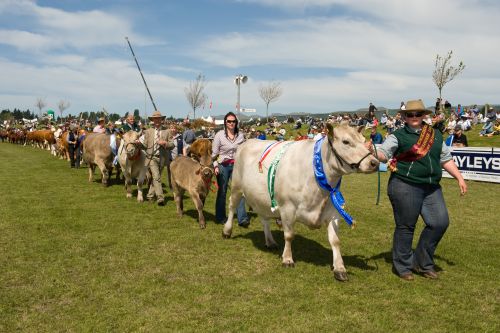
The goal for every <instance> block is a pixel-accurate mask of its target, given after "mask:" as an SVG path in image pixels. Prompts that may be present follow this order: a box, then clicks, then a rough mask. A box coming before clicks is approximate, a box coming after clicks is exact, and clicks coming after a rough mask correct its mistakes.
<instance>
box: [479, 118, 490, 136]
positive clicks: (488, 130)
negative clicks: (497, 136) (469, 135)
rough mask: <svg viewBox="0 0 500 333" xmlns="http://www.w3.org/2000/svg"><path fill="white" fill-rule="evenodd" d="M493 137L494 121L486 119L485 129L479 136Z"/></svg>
mask: <svg viewBox="0 0 500 333" xmlns="http://www.w3.org/2000/svg"><path fill="white" fill-rule="evenodd" d="M490 134H491V135H493V120H491V119H490V118H486V123H485V124H484V125H483V129H482V130H481V131H480V132H479V136H485V135H486V136H490Z"/></svg>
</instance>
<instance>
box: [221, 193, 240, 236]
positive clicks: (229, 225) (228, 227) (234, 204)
mask: <svg viewBox="0 0 500 333" xmlns="http://www.w3.org/2000/svg"><path fill="white" fill-rule="evenodd" d="M241 197H242V193H241V192H239V191H238V189H237V188H235V187H232V188H231V196H230V197H229V209H228V214H227V221H226V223H225V224H224V228H223V229H222V237H224V238H229V237H231V233H232V232H233V217H234V213H235V212H236V209H237V208H238V205H239V204H240V201H241Z"/></svg>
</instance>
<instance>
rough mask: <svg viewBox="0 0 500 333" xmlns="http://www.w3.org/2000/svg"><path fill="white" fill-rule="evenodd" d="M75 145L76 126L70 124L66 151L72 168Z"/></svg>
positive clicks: (73, 165) (76, 145) (76, 142)
mask: <svg viewBox="0 0 500 333" xmlns="http://www.w3.org/2000/svg"><path fill="white" fill-rule="evenodd" d="M77 147H78V127H77V126H76V125H73V124H71V125H70V127H69V133H68V153H69V161H70V166H71V167H72V168H74V167H75V155H76V149H77ZM78 164H80V163H78Z"/></svg>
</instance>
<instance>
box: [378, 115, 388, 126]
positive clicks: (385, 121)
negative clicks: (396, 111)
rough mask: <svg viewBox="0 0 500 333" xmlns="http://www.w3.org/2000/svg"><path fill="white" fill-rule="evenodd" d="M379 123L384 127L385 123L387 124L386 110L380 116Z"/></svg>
mask: <svg viewBox="0 0 500 333" xmlns="http://www.w3.org/2000/svg"><path fill="white" fill-rule="evenodd" d="M380 124H381V125H382V128H385V125H386V124H387V112H384V113H383V114H382V116H381V117H380Z"/></svg>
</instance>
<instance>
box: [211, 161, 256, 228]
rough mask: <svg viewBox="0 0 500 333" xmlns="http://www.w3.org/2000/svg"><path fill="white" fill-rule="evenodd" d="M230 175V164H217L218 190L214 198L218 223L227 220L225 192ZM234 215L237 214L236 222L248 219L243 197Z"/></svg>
mask: <svg viewBox="0 0 500 333" xmlns="http://www.w3.org/2000/svg"><path fill="white" fill-rule="evenodd" d="M232 175H233V165H232V164H231V165H228V166H224V165H222V164H219V175H218V176H217V185H218V186H219V190H218V191H217V199H216V200H215V221H217V222H218V223H225V222H226V220H227V215H226V193H227V186H228V185H229V181H230V179H231V176H232ZM236 215H237V216H238V224H242V223H244V222H246V221H248V216H247V212H246V210H245V198H241V201H240V204H239V205H238V208H237V209H236Z"/></svg>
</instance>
